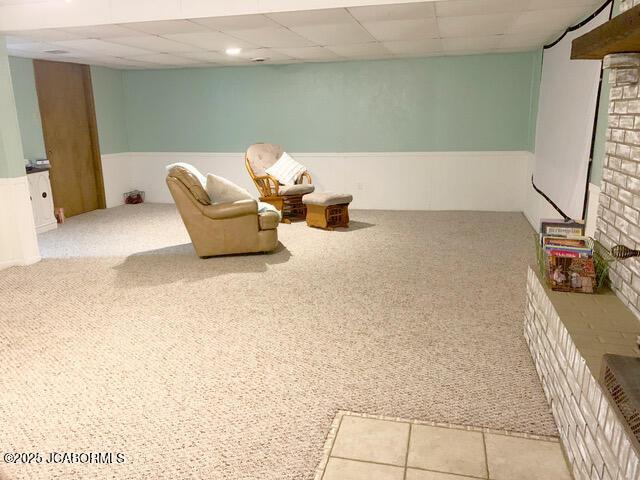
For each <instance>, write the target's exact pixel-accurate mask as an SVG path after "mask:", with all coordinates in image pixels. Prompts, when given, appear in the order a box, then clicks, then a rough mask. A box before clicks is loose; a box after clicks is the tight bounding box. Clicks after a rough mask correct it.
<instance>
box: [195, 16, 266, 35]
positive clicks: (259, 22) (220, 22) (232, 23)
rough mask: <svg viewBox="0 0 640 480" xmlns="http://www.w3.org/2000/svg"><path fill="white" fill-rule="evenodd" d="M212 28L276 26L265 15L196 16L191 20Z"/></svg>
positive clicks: (233, 28)
mask: <svg viewBox="0 0 640 480" xmlns="http://www.w3.org/2000/svg"><path fill="white" fill-rule="evenodd" d="M191 21H192V22H194V23H198V24H200V25H203V26H205V27H207V28H210V29H213V30H220V31H223V32H224V31H226V30H248V29H250V28H267V27H278V26H279V25H278V24H277V23H276V22H274V21H273V20H271V19H269V18H267V17H266V16H265V15H234V16H230V17H211V18H196V19H193V20H191Z"/></svg>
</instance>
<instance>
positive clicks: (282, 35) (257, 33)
mask: <svg viewBox="0 0 640 480" xmlns="http://www.w3.org/2000/svg"><path fill="white" fill-rule="evenodd" d="M226 33H228V34H229V35H231V36H233V37H236V38H239V39H241V40H244V41H246V42H249V43H252V44H253V45H256V46H259V47H278V48H279V47H303V46H307V45H309V46H310V45H313V42H311V41H309V40H307V39H305V38H302V37H301V36H299V35H297V34H296V33H294V32H292V31H291V30H289V29H288V28H285V27H277V28H271V27H269V28H252V29H248V30H228V31H227V32H226Z"/></svg>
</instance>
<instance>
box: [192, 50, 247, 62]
mask: <svg viewBox="0 0 640 480" xmlns="http://www.w3.org/2000/svg"><path fill="white" fill-rule="evenodd" d="M180 56H181V57H186V58H191V59H193V60H197V61H200V62H215V63H219V62H224V61H227V60H229V59H233V58H236V57H230V56H229V55H226V54H224V53H221V52H186V53H181V54H180Z"/></svg>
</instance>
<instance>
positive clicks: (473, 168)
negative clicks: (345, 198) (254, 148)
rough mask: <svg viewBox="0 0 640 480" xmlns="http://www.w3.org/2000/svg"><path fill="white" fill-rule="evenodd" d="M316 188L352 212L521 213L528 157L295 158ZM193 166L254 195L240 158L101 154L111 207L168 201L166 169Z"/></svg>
mask: <svg viewBox="0 0 640 480" xmlns="http://www.w3.org/2000/svg"><path fill="white" fill-rule="evenodd" d="M292 155H293V156H294V158H296V159H297V160H298V161H299V162H300V163H302V164H304V165H305V166H307V168H308V169H309V172H310V173H311V174H312V176H313V180H314V182H313V183H314V184H315V185H316V188H317V189H318V190H329V191H336V192H344V193H351V194H353V197H354V201H353V203H352V207H353V208H360V209H387V210H488V211H524V210H525V203H526V200H527V192H526V189H525V188H524V185H525V181H526V178H527V175H529V176H530V169H531V158H530V157H532V155H531V154H530V153H528V152H444V153H442V152H409V153H406V152H405V153H292ZM173 162H188V163H191V164H193V165H195V166H196V167H197V168H198V169H199V170H200V171H201V172H203V173H209V172H211V173H215V174H217V175H221V176H223V177H226V178H228V179H229V180H231V181H233V182H235V183H237V184H239V185H241V186H243V187H244V188H246V189H247V190H248V191H249V192H251V193H256V189H255V186H254V185H253V182H252V181H251V179H250V178H249V174H248V173H247V171H246V169H245V166H244V154H243V153H150V152H145V153H135V152H129V153H119V154H110V155H103V156H102V169H103V172H104V183H105V193H106V198H107V206H108V207H112V206H116V205H120V204H121V203H122V194H123V193H124V192H126V191H129V190H132V189H134V188H137V189H139V190H144V191H145V192H146V201H147V202H157V203H170V202H172V198H171V195H170V194H169V191H168V189H167V186H166V184H165V175H166V173H165V166H166V165H168V164H170V163H173Z"/></svg>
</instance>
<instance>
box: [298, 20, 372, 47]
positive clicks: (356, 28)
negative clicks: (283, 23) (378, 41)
mask: <svg viewBox="0 0 640 480" xmlns="http://www.w3.org/2000/svg"><path fill="white" fill-rule="evenodd" d="M291 29H292V30H293V31H294V32H296V33H297V34H299V35H301V36H303V37H305V38H308V39H309V40H311V41H312V42H313V43H314V44H317V45H329V44H332V45H340V44H344V45H348V44H351V43H366V42H372V41H374V40H375V38H373V36H371V34H370V33H369V32H367V31H366V30H365V29H364V28H362V26H361V25H360V24H358V23H357V22H352V23H339V24H335V25H307V26H304V27H291Z"/></svg>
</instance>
